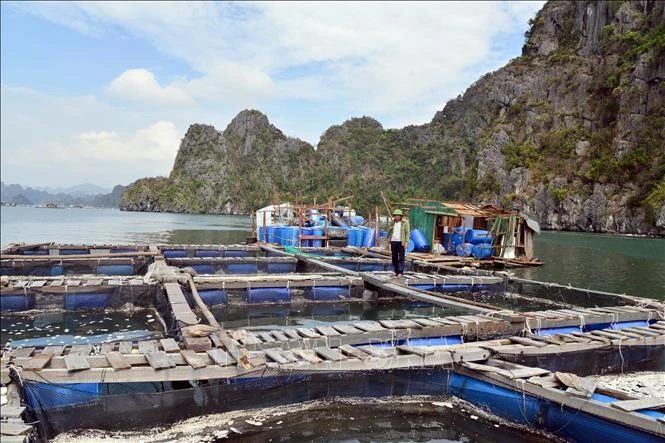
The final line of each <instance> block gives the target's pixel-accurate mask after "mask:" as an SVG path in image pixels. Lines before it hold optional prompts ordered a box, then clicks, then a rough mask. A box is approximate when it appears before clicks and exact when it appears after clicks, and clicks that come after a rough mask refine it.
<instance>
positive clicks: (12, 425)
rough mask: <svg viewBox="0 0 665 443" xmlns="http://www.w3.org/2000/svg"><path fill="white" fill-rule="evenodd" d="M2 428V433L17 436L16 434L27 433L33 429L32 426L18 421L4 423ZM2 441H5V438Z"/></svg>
mask: <svg viewBox="0 0 665 443" xmlns="http://www.w3.org/2000/svg"><path fill="white" fill-rule="evenodd" d="M0 429H1V432H2V435H12V436H16V435H25V434H27V433H28V432H30V431H32V426H30V425H26V424H23V423H18V422H8V423H3V424H2V427H1V428H0ZM2 441H3V442H4V441H5V439H4V438H3V439H2Z"/></svg>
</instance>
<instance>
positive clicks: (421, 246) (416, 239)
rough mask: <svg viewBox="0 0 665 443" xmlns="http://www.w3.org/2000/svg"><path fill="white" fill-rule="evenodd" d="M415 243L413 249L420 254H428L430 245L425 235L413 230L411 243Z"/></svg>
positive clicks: (418, 230)
mask: <svg viewBox="0 0 665 443" xmlns="http://www.w3.org/2000/svg"><path fill="white" fill-rule="evenodd" d="M411 242H413V249H414V250H416V251H418V252H427V251H429V243H427V239H426V238H425V234H424V233H423V231H421V230H420V229H417V228H416V229H413V230H412V231H411V241H410V242H409V243H411Z"/></svg>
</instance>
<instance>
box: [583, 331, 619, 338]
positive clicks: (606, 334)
mask: <svg viewBox="0 0 665 443" xmlns="http://www.w3.org/2000/svg"><path fill="white" fill-rule="evenodd" d="M591 334H592V335H597V336H601V337H608V338H611V339H614V340H626V336H625V335H621V334H615V333H612V332H607V331H591Z"/></svg>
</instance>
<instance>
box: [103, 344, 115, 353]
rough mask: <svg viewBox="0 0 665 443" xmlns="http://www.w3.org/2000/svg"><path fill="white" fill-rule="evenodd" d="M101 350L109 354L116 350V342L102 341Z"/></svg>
mask: <svg viewBox="0 0 665 443" xmlns="http://www.w3.org/2000/svg"><path fill="white" fill-rule="evenodd" d="M101 351H102V354H108V353H109V352H113V351H115V343H102V347H101Z"/></svg>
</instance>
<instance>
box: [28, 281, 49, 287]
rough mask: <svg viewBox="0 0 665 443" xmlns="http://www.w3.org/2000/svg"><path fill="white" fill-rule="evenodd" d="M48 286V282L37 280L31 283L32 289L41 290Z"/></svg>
mask: <svg viewBox="0 0 665 443" xmlns="http://www.w3.org/2000/svg"><path fill="white" fill-rule="evenodd" d="M45 284H46V280H36V281H33V282H30V287H31V288H41V287H42V286H44V285H45Z"/></svg>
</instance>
